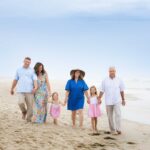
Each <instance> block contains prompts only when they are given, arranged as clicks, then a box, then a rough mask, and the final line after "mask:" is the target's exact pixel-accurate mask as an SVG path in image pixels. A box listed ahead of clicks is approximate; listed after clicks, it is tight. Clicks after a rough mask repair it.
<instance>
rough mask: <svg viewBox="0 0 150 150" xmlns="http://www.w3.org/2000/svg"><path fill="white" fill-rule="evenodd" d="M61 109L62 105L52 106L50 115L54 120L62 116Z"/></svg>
mask: <svg viewBox="0 0 150 150" xmlns="http://www.w3.org/2000/svg"><path fill="white" fill-rule="evenodd" d="M60 111H61V107H60V104H52V105H51V107H50V115H51V117H52V118H53V119H57V118H58V117H59V116H60Z"/></svg>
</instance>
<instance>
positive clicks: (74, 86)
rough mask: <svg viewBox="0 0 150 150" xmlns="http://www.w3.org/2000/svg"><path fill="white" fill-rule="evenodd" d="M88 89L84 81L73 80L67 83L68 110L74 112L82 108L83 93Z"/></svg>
mask: <svg viewBox="0 0 150 150" xmlns="http://www.w3.org/2000/svg"><path fill="white" fill-rule="evenodd" d="M88 89H89V88H88V86H87V84H86V83H85V81H84V80H78V81H77V82H76V81H75V80H73V79H71V80H69V81H68V82H67V85H66V88H65V90H66V91H69V97H68V110H72V111H76V110H79V109H83V107H84V92H85V91H87V90H88Z"/></svg>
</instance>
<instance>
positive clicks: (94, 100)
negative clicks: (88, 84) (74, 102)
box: [90, 96, 98, 104]
mask: <svg viewBox="0 0 150 150" xmlns="http://www.w3.org/2000/svg"><path fill="white" fill-rule="evenodd" d="M90 104H98V99H97V96H94V97H91V98H90Z"/></svg>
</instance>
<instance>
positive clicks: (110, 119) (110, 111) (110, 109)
mask: <svg viewBox="0 0 150 150" xmlns="http://www.w3.org/2000/svg"><path fill="white" fill-rule="evenodd" d="M113 107H114V106H113V105H107V106H106V111H107V116H108V122H109V128H110V131H111V132H115V126H114V120H113V109H114V108H113Z"/></svg>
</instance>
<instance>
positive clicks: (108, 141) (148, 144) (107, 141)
mask: <svg viewBox="0 0 150 150" xmlns="http://www.w3.org/2000/svg"><path fill="white" fill-rule="evenodd" d="M52 84H54V86H53V87H54V89H55V90H57V91H59V93H60V96H61V97H63V94H64V91H63V87H62V86H63V85H62V84H61V85H59V83H56V84H55V82H53V83H52ZM9 88H10V82H4V81H3V82H0V150H78V149H79V150H149V149H150V126H148V125H144V124H139V123H136V122H131V121H126V120H123V134H122V135H120V136H113V135H110V134H108V133H107V131H108V122H107V117H106V116H105V115H103V116H102V117H101V118H100V119H99V124H98V128H99V130H100V131H99V133H100V135H97V136H93V135H92V134H91V130H90V127H91V124H90V119H89V118H88V117H87V109H86V110H85V111H84V113H85V122H84V125H85V128H84V129H82V130H81V129H79V128H77V129H72V127H71V119H70V112H68V111H67V110H66V108H62V114H61V117H60V119H59V125H58V126H55V125H53V123H52V119H51V118H50V117H49V116H48V118H47V124H43V125H35V124H31V123H25V121H23V120H22V119H21V113H20V111H19V108H18V105H17V96H16V95H15V96H11V95H10V94H9ZM137 113H138V112H137ZM137 115H138V114H137ZM143 117H144V116H143Z"/></svg>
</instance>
